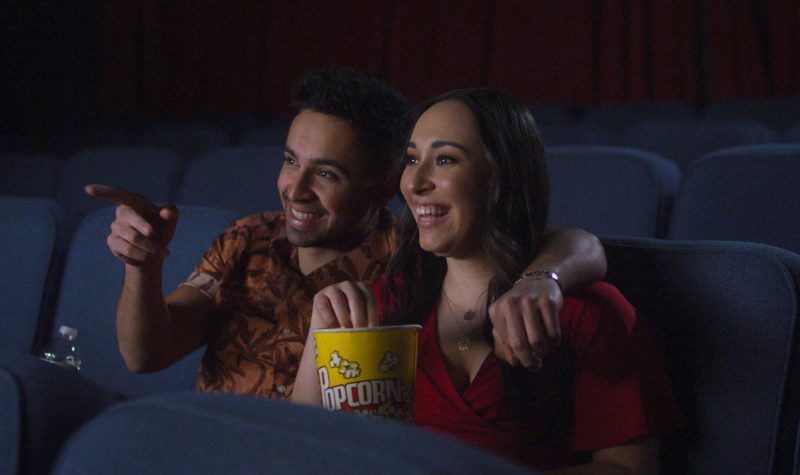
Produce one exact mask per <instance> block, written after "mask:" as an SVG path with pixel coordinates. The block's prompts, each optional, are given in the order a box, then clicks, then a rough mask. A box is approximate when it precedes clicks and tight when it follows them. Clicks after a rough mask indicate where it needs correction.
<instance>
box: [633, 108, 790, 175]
mask: <svg viewBox="0 0 800 475" xmlns="http://www.w3.org/2000/svg"><path fill="white" fill-rule="evenodd" d="M773 142H778V134H777V133H776V132H775V131H774V130H772V129H770V128H769V127H767V126H766V125H764V124H761V123H758V122H753V121H727V122H706V121H663V120H662V121H652V122H645V123H642V124H639V125H637V126H634V127H632V128H630V129H629V130H627V131H626V132H625V134H624V137H623V139H622V144H623V145H624V146H626V147H633V148H638V149H642V150H647V151H649V152H653V153H655V154H658V155H661V156H662V157H664V158H668V159H670V160H674V161H675V162H676V163H678V165H679V166H680V167H681V169H683V170H685V169H687V168H688V167H689V166H690V165H691V163H692V162H694V161H695V160H697V159H698V158H700V157H701V156H703V155H705V154H707V153H710V152H713V151H715V150H720V149H723V148H728V147H735V146H740V145H754V144H766V143H773Z"/></svg>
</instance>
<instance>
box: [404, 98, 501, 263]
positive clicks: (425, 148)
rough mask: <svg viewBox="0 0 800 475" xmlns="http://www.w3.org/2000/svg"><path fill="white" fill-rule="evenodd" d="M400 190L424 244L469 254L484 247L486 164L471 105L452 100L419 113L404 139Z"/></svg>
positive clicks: (452, 254) (432, 249) (427, 247)
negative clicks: (405, 147)
mask: <svg viewBox="0 0 800 475" xmlns="http://www.w3.org/2000/svg"><path fill="white" fill-rule="evenodd" d="M407 156H408V158H407V161H406V167H405V170H404V171H403V176H402V178H401V180H400V190H401V192H402V193H403V197H404V198H405V200H406V202H407V203H408V206H409V208H410V209H411V212H412V213H413V215H414V219H415V220H416V222H417V227H418V228H419V244H420V247H422V249H424V250H426V251H429V252H432V253H434V254H436V255H439V256H446V257H454V258H468V257H473V256H476V255H478V254H480V253H482V250H481V249H480V241H479V235H480V233H479V231H480V223H481V219H482V218H483V216H482V214H483V212H482V209H483V203H484V201H485V199H486V197H485V194H486V187H487V182H488V180H487V177H488V174H489V171H490V170H489V164H488V161H487V158H486V151H485V147H484V144H483V142H482V140H481V134H480V129H479V128H478V123H477V120H476V118H475V116H474V115H473V113H472V111H471V110H470V109H469V108H468V107H467V106H466V105H464V104H463V103H461V102H459V101H456V100H447V101H443V102H439V103H437V104H435V105H433V106H432V107H430V108H429V109H428V110H426V111H425V113H423V114H422V116H420V118H419V120H417V123H416V125H415V126H414V131H413V133H412V134H411V141H410V142H409V144H408V151H407Z"/></svg>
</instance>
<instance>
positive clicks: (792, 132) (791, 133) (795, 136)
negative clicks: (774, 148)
mask: <svg viewBox="0 0 800 475" xmlns="http://www.w3.org/2000/svg"><path fill="white" fill-rule="evenodd" d="M783 141H784V142H787V143H800V124H797V125H795V126H794V127H792V128H791V129H789V130H787V131H786V132H785V133H784V134H783Z"/></svg>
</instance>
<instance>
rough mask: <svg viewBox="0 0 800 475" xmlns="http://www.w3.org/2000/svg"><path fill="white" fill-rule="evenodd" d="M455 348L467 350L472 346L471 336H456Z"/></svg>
mask: <svg viewBox="0 0 800 475" xmlns="http://www.w3.org/2000/svg"><path fill="white" fill-rule="evenodd" d="M456 348H458V351H469V350H470V348H472V338H470V337H468V336H460V337H458V341H457V342H456Z"/></svg>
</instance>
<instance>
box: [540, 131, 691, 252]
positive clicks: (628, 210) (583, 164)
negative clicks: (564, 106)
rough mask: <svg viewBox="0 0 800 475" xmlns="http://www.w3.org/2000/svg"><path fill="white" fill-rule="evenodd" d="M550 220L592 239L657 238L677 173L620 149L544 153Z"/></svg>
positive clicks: (644, 154)
mask: <svg viewBox="0 0 800 475" xmlns="http://www.w3.org/2000/svg"><path fill="white" fill-rule="evenodd" d="M547 157H548V159H547V162H548V168H549V170H550V219H549V221H550V222H551V223H553V224H559V225H568V226H578V227H581V228H583V229H586V230H589V231H591V232H593V233H595V234H598V235H629V236H644V237H659V236H661V235H662V233H663V232H664V229H665V221H666V218H667V217H668V209H669V205H670V202H671V199H672V195H673V194H674V193H675V191H676V190H677V188H678V183H679V181H680V172H679V170H678V167H677V166H676V165H675V164H674V163H673V162H671V161H669V160H666V159H664V158H662V157H659V156H657V155H653V154H651V153H647V152H643V151H640V150H634V149H625V148H620V147H602V146H594V147H592V146H583V147H578V146H576V147H551V148H548V149H547Z"/></svg>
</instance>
